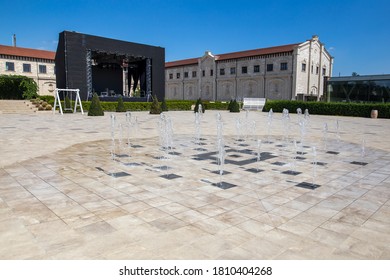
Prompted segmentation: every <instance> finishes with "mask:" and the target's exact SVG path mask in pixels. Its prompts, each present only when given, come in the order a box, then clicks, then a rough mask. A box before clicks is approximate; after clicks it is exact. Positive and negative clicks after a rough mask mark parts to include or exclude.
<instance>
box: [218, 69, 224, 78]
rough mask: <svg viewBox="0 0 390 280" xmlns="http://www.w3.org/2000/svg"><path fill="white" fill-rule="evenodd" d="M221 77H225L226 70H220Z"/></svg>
mask: <svg viewBox="0 0 390 280" xmlns="http://www.w3.org/2000/svg"><path fill="white" fill-rule="evenodd" d="M219 75H221V76H223V75H225V68H221V69H219Z"/></svg>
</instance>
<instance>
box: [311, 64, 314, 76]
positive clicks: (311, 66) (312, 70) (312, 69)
mask: <svg viewBox="0 0 390 280" xmlns="http://www.w3.org/2000/svg"><path fill="white" fill-rule="evenodd" d="M313 69H314V68H313V65H312V66H311V73H312V74H313Z"/></svg>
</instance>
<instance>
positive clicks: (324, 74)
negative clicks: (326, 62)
mask: <svg viewBox="0 0 390 280" xmlns="http://www.w3.org/2000/svg"><path fill="white" fill-rule="evenodd" d="M322 76H326V68H325V67H324V68H322Z"/></svg>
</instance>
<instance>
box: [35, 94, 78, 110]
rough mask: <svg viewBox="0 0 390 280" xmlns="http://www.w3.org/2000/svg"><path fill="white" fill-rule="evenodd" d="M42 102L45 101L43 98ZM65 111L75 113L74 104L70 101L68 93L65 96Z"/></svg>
mask: <svg viewBox="0 0 390 280" xmlns="http://www.w3.org/2000/svg"><path fill="white" fill-rule="evenodd" d="M41 102H42V103H43V100H41ZM42 103H41V104H42ZM64 113H73V109H72V104H71V102H70V99H69V96H68V95H66V96H65V107H64Z"/></svg>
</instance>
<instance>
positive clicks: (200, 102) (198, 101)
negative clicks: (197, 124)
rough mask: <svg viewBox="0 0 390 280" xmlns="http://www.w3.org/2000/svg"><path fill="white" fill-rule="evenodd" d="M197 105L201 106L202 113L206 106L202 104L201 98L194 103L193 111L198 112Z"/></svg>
mask: <svg viewBox="0 0 390 280" xmlns="http://www.w3.org/2000/svg"><path fill="white" fill-rule="evenodd" d="M199 105H201V106H202V113H204V112H205V111H206V107H205V106H204V104H203V102H202V99H200V98H198V100H196V104H195V108H194V113H197V112H199Z"/></svg>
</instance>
